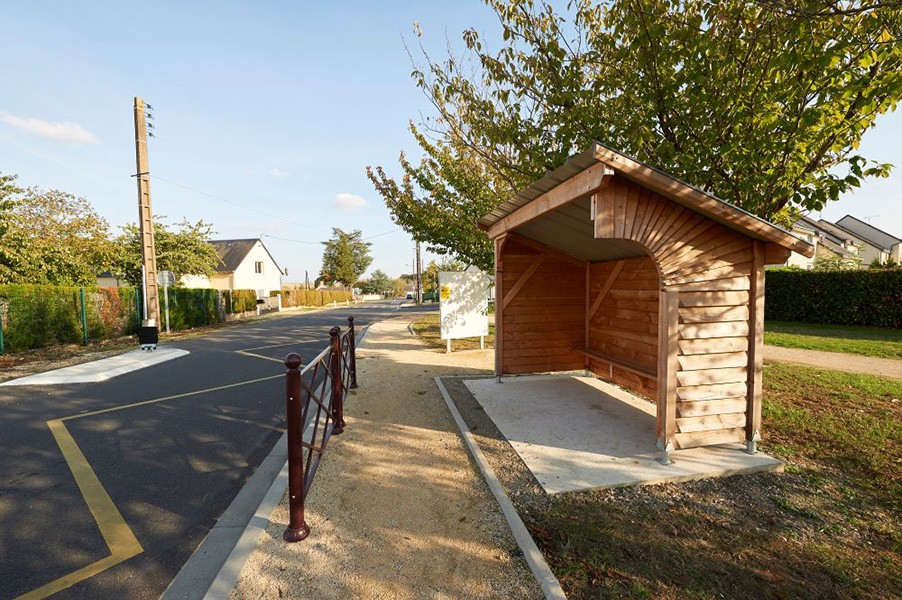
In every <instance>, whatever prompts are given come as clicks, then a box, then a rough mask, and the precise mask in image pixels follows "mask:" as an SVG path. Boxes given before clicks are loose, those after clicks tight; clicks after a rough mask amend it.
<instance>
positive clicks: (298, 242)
mask: <svg viewBox="0 0 902 600" xmlns="http://www.w3.org/2000/svg"><path fill="white" fill-rule="evenodd" d="M400 229H401V228H400V227H395V228H394V229H389V230H388V231H383V232H382V233H377V234H375V235H370V236H367V237H365V238H360V239H361V240H371V239H373V238H377V237H382V236H383V235H388V234H390V233H394V232H396V231H400ZM264 236H266V237H270V238H273V239H277V240H282V241H283V242H294V243H296V244H313V245H320V244H322V243H323V242H308V241H307V240H295V239H291V238H286V237H281V236H278V235H273V234H271V233H261V234H260V237H264Z"/></svg>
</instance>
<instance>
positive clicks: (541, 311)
mask: <svg viewBox="0 0 902 600" xmlns="http://www.w3.org/2000/svg"><path fill="white" fill-rule="evenodd" d="M502 259H503V264H504V270H503V273H502V277H503V282H502V289H503V293H504V297H503V298H501V299H496V302H498V303H500V307H501V311H500V315H501V316H500V318H501V319H502V324H503V326H502V336H503V343H502V345H501V356H502V367H501V370H502V373H505V374H517V373H531V372H543V371H569V370H574V369H581V368H583V365H584V358H583V355H582V353H581V347H582V344H583V339H584V337H585V295H586V289H585V271H584V269H577V268H574V265H573V259H572V258H570V257H566V256H565V255H563V254H561V253H558V252H556V251H554V250H551V249H546V250H541V249H537V248H534V247H530V246H527V245H526V244H524V243H521V242H518V241H517V240H513V239H512V240H508V241H507V242H505V244H504V246H503V249H502Z"/></svg>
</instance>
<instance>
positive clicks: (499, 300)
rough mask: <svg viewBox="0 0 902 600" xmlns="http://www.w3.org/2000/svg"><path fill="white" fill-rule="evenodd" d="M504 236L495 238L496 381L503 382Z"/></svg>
mask: <svg viewBox="0 0 902 600" xmlns="http://www.w3.org/2000/svg"><path fill="white" fill-rule="evenodd" d="M503 244H504V236H503V235H501V236H499V237H496V238H495V380H496V381H498V382H499V383H500V382H501V373H502V371H503V370H504V306H503V304H504V300H503V299H504V285H503V284H504V278H503V275H504V263H503V261H502V260H501V250H502V246H503Z"/></svg>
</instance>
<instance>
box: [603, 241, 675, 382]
mask: <svg viewBox="0 0 902 600" xmlns="http://www.w3.org/2000/svg"><path fill="white" fill-rule="evenodd" d="M659 288H660V283H659V280H658V272H657V269H656V268H655V264H654V261H653V260H652V259H651V258H650V257H643V258H630V259H626V260H616V261H608V262H601V263H593V264H592V265H590V267H589V313H590V314H589V318H588V332H589V335H588V343H587V346H588V348H587V350H588V351H589V352H590V354H589V355H588V357H589V362H588V368H589V370H591V371H592V372H593V373H595V374H596V375H598V376H599V377H601V378H602V379H606V380H608V381H613V382H614V383H617V384H618V385H622V386H623V387H625V388H628V389H630V390H633V391H635V392H638V393H639V394H642V395H644V396H647V397H649V398H652V399H653V398H655V394H656V391H655V377H654V376H652V375H651V374H652V373H654V372H655V370H656V368H657V356H658V293H659V292H658V289H659ZM600 356H608V357H611V359H612V360H610V361H606V360H603V359H602V358H600ZM629 367H633V368H629ZM641 371H647V373H642V372H641Z"/></svg>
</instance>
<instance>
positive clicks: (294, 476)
mask: <svg viewBox="0 0 902 600" xmlns="http://www.w3.org/2000/svg"><path fill="white" fill-rule="evenodd" d="M300 366H301V357H300V355H298V354H296V353H294V352H292V353H291V354H289V355H288V356H286V357H285V367H286V368H287V369H288V371H286V373H285V411H286V417H287V419H286V420H287V421H288V529H286V530H285V532H284V533H283V534H282V539H284V540H285V541H286V542H300V541H301V540H303V539H304V538H306V537H307V536H308V535H310V527H309V526H308V525H307V522H306V521H304V495H305V494H304V449H303V446H302V443H303V440H302V439H301V436H302V431H301V427H302V425H303V424H302V423H301V408H302V407H301V371H300Z"/></svg>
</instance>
